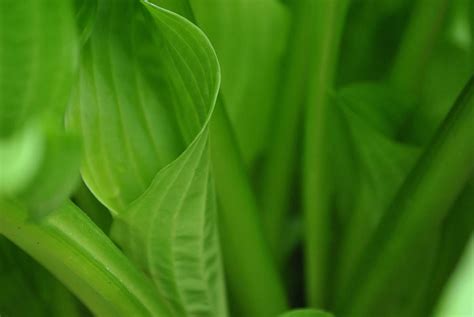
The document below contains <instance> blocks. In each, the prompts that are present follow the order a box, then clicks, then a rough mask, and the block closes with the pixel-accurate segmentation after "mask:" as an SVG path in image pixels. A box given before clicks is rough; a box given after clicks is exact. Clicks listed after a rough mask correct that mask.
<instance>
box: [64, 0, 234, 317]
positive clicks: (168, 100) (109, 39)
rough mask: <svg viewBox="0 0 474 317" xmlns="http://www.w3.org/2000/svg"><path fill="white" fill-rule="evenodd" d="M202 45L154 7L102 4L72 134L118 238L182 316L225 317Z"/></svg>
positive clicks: (212, 94)
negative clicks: (81, 145) (77, 134)
mask: <svg viewBox="0 0 474 317" xmlns="http://www.w3.org/2000/svg"><path fill="white" fill-rule="evenodd" d="M219 82H220V73H219V66H218V63H217V58H216V56H215V53H214V50H213V49H212V47H211V45H210V43H209V41H208V40H207V38H206V37H205V36H204V34H203V33H202V32H201V31H200V30H199V29H198V28H197V27H196V26H194V25H193V24H192V23H190V22H189V21H187V20H185V19H184V18H183V17H181V16H179V15H176V14H174V13H172V12H171V11H167V10H165V9H162V8H160V7H157V6H155V5H153V4H150V3H149V2H146V1H145V2H143V4H141V3H139V2H136V1H131V0H127V1H125V0H124V1H112V0H110V1H107V0H104V1H100V2H99V7H98V11H97V20H96V24H95V27H94V30H93V31H92V35H91V38H90V39H89V42H88V43H87V44H86V46H85V48H84V52H83V56H82V66H81V73H80V84H79V87H78V89H77V94H76V99H75V101H74V103H73V106H72V108H71V112H70V113H69V116H68V117H69V126H70V127H71V129H74V130H77V131H80V133H81V135H82V137H83V142H84V150H85V159H84V164H83V168H82V175H83V178H84V180H85V182H86V183H87V185H88V187H89V188H90V189H91V191H92V192H93V193H94V194H95V195H96V196H97V198H98V199H99V200H100V201H101V202H102V203H104V204H105V205H106V206H107V207H108V208H109V209H111V210H112V212H113V214H114V215H115V224H114V229H113V232H114V237H115V238H116V240H117V241H118V242H119V244H120V245H121V246H122V247H123V248H124V249H125V251H126V252H127V253H128V254H129V255H130V256H131V257H132V258H133V259H134V260H135V261H136V262H137V263H138V264H139V265H140V266H141V268H142V269H143V270H144V271H146V272H147V273H148V274H149V275H151V277H152V278H153V280H154V281H155V284H156V287H157V288H158V290H159V292H160V293H161V294H162V296H163V297H164V298H166V299H168V302H169V304H170V308H171V309H172V311H173V313H174V314H175V315H176V316H183V315H189V316H225V315H226V303H225V291H224V285H223V277H222V275H223V274H222V268H221V259H220V254H219V248H218V237H217V226H216V219H215V217H216V213H215V209H216V208H215V201H214V200H215V196H214V189H213V183H212V178H211V175H210V158H209V149H208V132H207V130H208V122H209V120H210V117H211V114H212V111H213V108H214V105H215V102H216V98H217V92H218V89H219Z"/></svg>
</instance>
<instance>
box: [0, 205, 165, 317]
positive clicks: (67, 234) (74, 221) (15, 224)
mask: <svg viewBox="0 0 474 317" xmlns="http://www.w3.org/2000/svg"><path fill="white" fill-rule="evenodd" d="M0 234H3V235H5V236H6V237H7V238H8V239H9V240H11V241H13V242H14V243H15V244H16V245H18V246H19V247H20V248H22V249H23V250H24V251H25V252H27V253H28V254H30V255H31V256H32V257H33V258H34V259H35V260H37V261H38V262H39V263H41V264H42V265H43V266H44V267H46V268H47V269H48V270H49V271H51V272H52V273H53V274H54V275H55V276H56V277H57V278H58V279H59V280H60V281H61V282H62V283H64V284H65V285H66V286H67V287H68V288H69V289H70V290H71V291H72V292H73V293H74V294H75V295H76V296H77V297H79V298H80V299H81V300H82V301H83V302H84V303H85V304H86V305H87V306H88V307H89V309H90V310H91V311H92V312H93V313H94V314H96V315H98V316H144V317H145V316H170V314H169V312H168V310H167V307H166V306H165V305H164V304H163V303H162V302H160V299H159V298H160V297H159V296H158V293H157V292H156V291H155V289H154V287H153V285H152V283H151V282H150V281H149V280H148V279H146V278H145V276H144V275H143V274H142V273H140V272H139V271H138V270H137V269H136V268H135V267H134V266H133V265H132V263H131V262H130V261H129V260H128V259H127V258H126V257H125V256H124V255H123V254H122V253H121V252H120V250H119V249H118V248H117V247H116V246H115V245H114V243H113V242H112V241H111V240H110V239H109V238H108V237H107V236H106V235H105V234H104V233H103V232H102V231H101V230H100V229H99V228H98V227H97V226H96V225H95V224H94V223H93V222H92V221H91V220H90V219H89V218H87V216H85V215H84V213H83V212H82V211H81V210H79V209H78V208H77V207H75V206H74V205H73V204H72V203H68V204H66V205H65V206H63V207H61V208H59V209H57V210H55V211H54V212H52V213H50V214H49V215H48V216H46V217H44V218H43V219H41V221H35V220H32V219H31V218H30V215H29V211H28V210H27V209H25V208H24V207H22V206H21V205H19V204H17V203H16V202H14V201H10V200H6V199H3V198H2V199H0Z"/></svg>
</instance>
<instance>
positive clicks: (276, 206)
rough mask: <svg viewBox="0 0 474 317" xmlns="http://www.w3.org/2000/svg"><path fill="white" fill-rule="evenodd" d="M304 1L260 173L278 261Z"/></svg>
mask: <svg viewBox="0 0 474 317" xmlns="http://www.w3.org/2000/svg"><path fill="white" fill-rule="evenodd" d="M310 9H311V6H310V5H308V2H307V1H295V2H294V4H293V8H292V16H293V18H292V25H291V30H290V34H291V36H290V38H289V41H288V51H287V57H286V60H285V64H284V65H283V66H284V68H283V69H284V71H283V72H282V74H283V75H282V76H281V81H280V89H279V93H278V94H277V98H276V100H275V104H276V105H277V106H278V108H277V110H276V114H275V121H274V124H273V129H272V134H273V135H272V138H271V140H269V141H270V144H269V146H268V152H267V155H266V161H265V165H264V166H263V174H262V207H263V210H262V212H263V215H262V217H263V224H264V229H265V233H266V236H267V240H268V241H269V243H270V247H271V249H272V251H273V254H274V256H275V257H276V258H278V259H279V262H280V261H281V257H282V254H281V243H282V239H284V237H282V232H283V226H284V223H285V221H286V217H287V212H288V209H289V207H290V199H291V188H292V186H293V183H292V181H293V176H294V174H295V170H296V168H295V167H296V166H297V164H296V158H297V142H296V140H297V137H298V125H299V121H300V117H301V116H300V115H301V110H302V109H301V108H302V105H303V102H304V98H305V93H306V90H307V88H308V86H307V70H308V60H309V56H310V55H312V54H311V52H310V49H311V45H310V43H311V42H312V41H311V39H310V37H311V31H312V28H313V26H312V24H313V21H314V16H313V15H314V10H310Z"/></svg>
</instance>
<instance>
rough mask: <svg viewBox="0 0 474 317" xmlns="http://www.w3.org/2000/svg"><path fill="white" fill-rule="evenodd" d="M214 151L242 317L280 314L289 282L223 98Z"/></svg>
mask: <svg viewBox="0 0 474 317" xmlns="http://www.w3.org/2000/svg"><path fill="white" fill-rule="evenodd" d="M211 155H212V162H213V172H214V176H215V181H216V188H217V197H218V201H219V212H220V213H219V229H220V231H219V233H220V238H221V241H222V252H223V257H224V265H225V271H226V275H227V281H228V285H229V292H230V295H231V296H230V298H231V299H232V300H234V301H235V303H233V304H235V305H234V306H235V307H236V308H237V310H238V313H236V315H237V316H246V317H267V316H268V317H270V316H276V315H278V314H279V313H281V312H283V311H285V310H286V308H287V303H286V299H285V293H284V289H283V285H282V283H281V281H280V279H279V275H278V272H277V269H276V266H275V263H274V261H273V258H272V256H271V253H270V249H269V247H268V245H267V243H266V240H265V239H264V235H263V230H262V228H261V223H260V218H259V213H258V210H257V204H256V200H255V197H254V196H253V192H252V190H251V186H250V183H249V180H248V176H247V171H246V168H245V165H244V162H243V160H242V158H241V154H240V152H239V149H238V145H237V141H236V139H235V136H234V134H233V132H232V129H231V125H230V121H229V118H228V117H227V113H226V112H225V108H224V104H223V103H222V101H221V100H220V99H219V101H218V103H217V105H216V108H215V110H214V115H213V118H212V121H211Z"/></svg>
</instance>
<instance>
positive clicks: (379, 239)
mask: <svg viewBox="0 0 474 317" xmlns="http://www.w3.org/2000/svg"><path fill="white" fill-rule="evenodd" d="M473 127H474V78H471V80H470V81H469V82H468V83H467V84H466V86H465V88H464V90H463V92H462V93H461V95H460V97H459V98H458V99H457V101H456V103H455V105H454V106H453V108H452V109H451V111H450V113H449V115H448V116H447V118H446V119H445V121H444V122H443V124H442V125H441V127H440V128H439V129H438V131H437V133H436V135H435V137H434V138H433V139H432V141H431V142H430V143H429V145H428V146H427V147H426V149H425V150H424V152H423V154H422V155H421V156H420V158H419V159H418V161H417V163H416V165H415V167H414V168H413V169H412V170H411V171H410V173H409V175H408V176H407V179H406V180H405V182H404V183H403V186H401V188H400V189H399V190H398V192H397V195H396V196H395V197H394V199H393V200H392V202H391V204H390V206H389V208H388V209H387V211H386V212H385V213H384V216H383V218H382V220H381V221H380V224H379V225H378V226H377V229H376V231H375V232H374V234H373V235H372V237H371V239H370V241H369V243H368V245H367V247H366V248H365V250H364V252H363V255H362V257H361V259H360V261H357V262H356V270H355V273H354V274H353V275H352V277H351V282H350V285H349V287H348V288H345V289H344V290H343V292H344V294H345V296H346V297H345V298H344V299H343V300H342V301H340V304H339V305H340V307H342V308H341V313H346V312H350V313H351V314H353V315H354V316H367V315H370V314H373V313H374V311H373V306H374V305H373V304H374V301H376V299H375V300H374V298H377V297H378V296H381V295H382V294H384V293H385V292H386V291H387V290H388V289H387V288H386V285H387V284H390V285H392V283H393V282H394V281H396V280H397V279H398V278H399V272H400V270H399V268H400V266H403V265H404V264H405V263H406V262H407V260H406V259H407V254H411V253H412V252H413V254H415V252H417V251H418V250H422V249H420V248H419V247H420V245H423V242H425V241H426V239H427V237H429V234H430V233H432V231H433V230H434V229H436V228H437V227H438V226H440V225H441V224H442V222H443V220H444V219H445V218H446V217H448V216H449V215H450V212H452V210H453V209H452V207H453V205H454V204H455V202H456V199H458V197H459V196H460V195H461V194H462V191H463V190H464V188H465V187H466V186H467V184H468V182H469V180H470V179H471V177H472V175H473V173H474V165H473V162H474V151H473V148H472V146H470V140H472V138H474V129H473ZM453 153H456V155H453ZM446 184H449V186H446ZM422 272H424V271H422Z"/></svg>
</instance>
